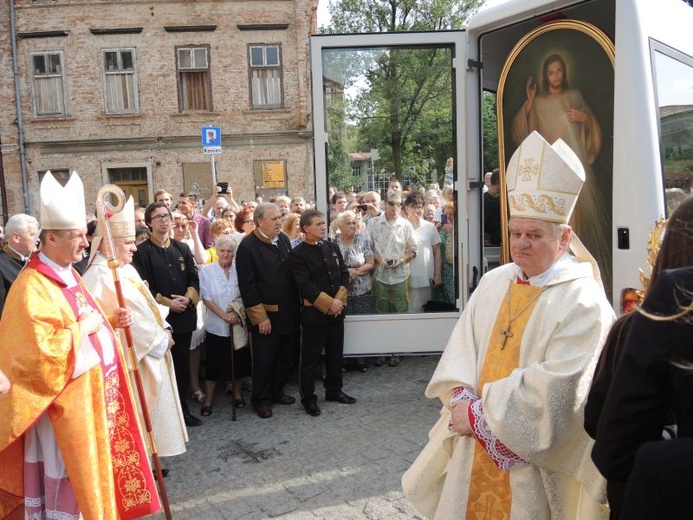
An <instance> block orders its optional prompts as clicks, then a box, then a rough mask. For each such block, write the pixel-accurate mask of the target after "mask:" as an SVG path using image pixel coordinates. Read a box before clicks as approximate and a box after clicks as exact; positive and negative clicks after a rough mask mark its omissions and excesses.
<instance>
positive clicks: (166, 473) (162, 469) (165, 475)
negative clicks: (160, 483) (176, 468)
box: [152, 468, 169, 480]
mask: <svg viewBox="0 0 693 520" xmlns="http://www.w3.org/2000/svg"><path fill="white" fill-rule="evenodd" d="M168 471H169V470H167V469H166V468H161V475H162V476H163V477H164V478H166V477H168ZM152 473H154V479H155V480H159V477H158V476H157V474H156V470H155V469H153V470H152Z"/></svg>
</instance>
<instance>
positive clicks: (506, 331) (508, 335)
mask: <svg viewBox="0 0 693 520" xmlns="http://www.w3.org/2000/svg"><path fill="white" fill-rule="evenodd" d="M500 333H501V335H502V336H503V342H502V343H501V350H503V349H504V348H505V342H506V341H508V338H512V337H513V333H512V332H510V327H506V328H505V329H503V330H502V331H501V332H500Z"/></svg>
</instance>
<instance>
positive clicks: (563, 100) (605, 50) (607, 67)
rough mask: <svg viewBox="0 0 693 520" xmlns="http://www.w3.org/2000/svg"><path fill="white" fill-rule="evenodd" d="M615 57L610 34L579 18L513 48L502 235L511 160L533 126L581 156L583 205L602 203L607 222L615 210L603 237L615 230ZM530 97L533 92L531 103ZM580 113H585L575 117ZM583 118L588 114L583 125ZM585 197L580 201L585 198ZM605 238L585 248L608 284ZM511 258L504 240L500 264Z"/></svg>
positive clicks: (501, 129) (502, 120)
mask: <svg viewBox="0 0 693 520" xmlns="http://www.w3.org/2000/svg"><path fill="white" fill-rule="evenodd" d="M614 61H615V49H614V44H613V42H612V41H611V40H610V39H609V37H608V36H607V35H606V34H605V33H604V32H602V31H601V30H600V29H599V28H598V27H596V26H594V25H592V24H590V23H587V22H583V21H578V20H559V21H554V22H549V23H546V24H544V25H541V26H539V27H537V28H536V29H534V30H532V31H530V32H529V33H527V34H526V35H525V36H524V37H523V38H522V39H521V40H519V41H518V42H517V44H516V45H515V46H514V47H513V49H512V51H511V52H510V54H509V55H508V58H507V60H506V62H505V65H504V66H503V69H502V71H501V75H500V80H499V83H498V91H497V98H496V105H497V115H498V154H499V161H498V163H499V168H500V195H501V223H502V226H503V236H505V237H507V236H508V234H507V221H508V206H507V193H506V183H505V169H506V165H507V163H508V161H509V160H510V157H511V156H512V153H513V152H514V151H515V149H516V148H517V146H519V144H520V142H521V141H522V139H524V137H526V135H529V133H531V131H532V130H537V131H539V133H541V134H542V135H543V136H544V138H545V139H546V140H547V141H549V142H551V143H552V142H554V141H555V140H556V139H557V138H559V137H560V138H562V139H563V140H565V141H566V143H567V144H568V145H569V146H571V148H573V150H574V151H575V152H576V153H577V155H578V156H579V157H580V159H581V161H582V162H583V165H584V166H585V170H586V177H587V179H586V182H585V185H584V186H583V190H582V192H581V195H580V196H581V197H583V199H582V202H583V203H584V204H586V205H588V206H590V207H591V206H594V207H596V208H598V209H599V212H598V213H599V214H600V215H601V217H600V218H602V219H603V218H605V215H607V214H608V221H605V222H603V226H602V227H601V228H600V230H601V231H602V234H603V235H606V234H607V228H608V229H609V230H610V227H611V198H612V197H611V194H612V190H613V186H612V184H613V182H612V179H613V173H612V172H613V139H612V136H613V120H614V119H613V106H614V101H613V97H614V87H613V85H614ZM552 64H553V65H552ZM555 68H560V69H561V76H560V77H561V83H560V84H559V85H558V84H557V85H552V84H551V81H553V80H550V79H549V77H548V76H549V74H550V73H551V71H552V70H553V69H555ZM554 77H555V76H554ZM532 93H533V94H532ZM530 96H533V97H532V100H531V102H530ZM542 107H544V108H542ZM549 107H551V108H549ZM542 111H543V112H542ZM576 111H579V112H578V114H579V116H575V115H574V112H576ZM569 113H570V114H569ZM579 118H584V122H583V121H580V120H579ZM578 201H579V203H578V205H579V204H580V201H581V199H578ZM577 211H578V210H576V213H577ZM591 211H592V210H591ZM585 215H587V212H586V211H584V210H583V216H582V217H580V218H581V219H586V217H585ZM576 219H577V217H576ZM571 224H573V227H574V230H576V231H580V230H581V231H582V232H583V233H585V234H587V235H590V234H591V229H586V228H585V225H586V222H585V223H583V222H582V221H579V222H577V223H573V222H571ZM590 225H591V226H592V224H590ZM600 225H601V224H600ZM578 234H580V233H579V232H578ZM580 238H581V239H582V238H583V237H582V236H581V237H580ZM602 238H603V239H604V240H606V245H605V246H604V245H600V244H599V243H598V242H599V241H598V240H595V239H594V238H593V237H591V236H589V237H588V242H589V244H586V245H587V247H588V249H589V250H590V252H591V253H592V255H593V256H594V257H595V258H596V259H597V262H598V264H599V265H600V270H601V271H602V279H605V278H606V281H607V284H608V283H609V280H610V278H611V256H612V252H611V248H612V243H611V235H610V234H608V239H607V238H606V237H605V236H602ZM583 242H584V240H583ZM590 246H591V248H590ZM593 249H594V250H593ZM595 253H596V254H595ZM509 260H510V251H509V243H508V240H504V241H503V246H502V251H501V262H502V263H505V262H508V261H509ZM607 271H608V272H607ZM607 284H605V288H606V285H607Z"/></svg>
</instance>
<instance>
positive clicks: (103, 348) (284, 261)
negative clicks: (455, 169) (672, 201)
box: [0, 133, 693, 520]
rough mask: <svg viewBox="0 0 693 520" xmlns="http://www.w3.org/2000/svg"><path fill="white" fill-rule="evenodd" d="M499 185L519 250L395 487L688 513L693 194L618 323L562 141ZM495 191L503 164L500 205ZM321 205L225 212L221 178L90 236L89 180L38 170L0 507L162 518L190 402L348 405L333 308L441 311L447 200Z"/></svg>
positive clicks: (456, 353)
mask: <svg viewBox="0 0 693 520" xmlns="http://www.w3.org/2000/svg"><path fill="white" fill-rule="evenodd" d="M520 155H522V157H523V158H525V159H526V158H527V157H530V158H532V159H533V160H535V161H536V163H537V164H539V165H543V167H544V169H543V171H542V176H543V177H542V179H541V182H540V180H539V179H538V176H536V175H532V174H531V173H530V174H528V173H527V172H526V171H524V170H523V169H522V165H520V164H519V159H518V157H519V156H520ZM506 175H507V180H508V182H507V185H508V186H509V189H508V193H507V195H508V210H509V215H510V219H509V222H508V230H509V249H510V255H511V257H512V262H510V263H508V264H506V265H504V266H501V267H499V268H497V269H494V270H492V271H490V272H489V273H487V274H486V275H484V276H483V277H482V278H481V281H480V284H479V286H478V288H477V289H476V290H475V291H474V293H473V295H472V297H471V299H470V300H469V302H468V303H467V305H466V306H465V310H464V312H463V313H462V315H461V317H460V319H459V321H458V323H457V326H456V327H455V329H454V331H453V333H452V335H451V337H450V340H449V343H448V345H447V347H446V348H445V351H444V353H443V355H442V358H441V360H440V363H439V365H438V367H437V369H436V371H435V373H434V375H433V377H432V379H431V381H430V383H429V385H428V388H427V390H426V395H427V396H428V397H430V398H433V399H438V400H440V402H441V404H442V409H441V416H440V419H439V421H438V422H437V423H436V425H435V426H434V427H433V429H432V430H431V432H430V435H429V439H430V440H429V442H428V444H427V445H426V446H425V448H424V449H423V451H422V452H421V454H420V456H419V457H418V458H417V460H416V461H415V462H414V464H413V465H412V467H411V468H410V469H409V470H408V471H407V472H406V473H405V475H404V477H403V487H404V490H405V492H406V494H407V495H408V496H409V498H410V499H411V501H412V502H413V503H414V505H415V506H416V507H417V508H419V509H420V510H421V511H422V512H423V513H424V514H425V515H426V516H427V517H429V518H436V519H448V518H470V519H471V518H487V517H490V516H493V517H498V518H512V519H525V518H526V519H530V518H531V519H555V518H566V519H576V520H577V519H583V518H589V519H598V518H607V517H609V516H610V517H611V518H612V519H619V518H628V519H631V518H636V519H638V518H657V517H666V518H669V517H671V518H677V517H683V515H685V514H686V512H687V505H686V503H685V497H686V495H685V489H686V487H685V486H686V485H687V483H688V479H687V478H683V479H682V478H681V476H682V475H686V474H687V473H688V472H689V470H690V469H691V466H693V464H690V463H689V460H691V459H690V457H689V456H688V455H689V452H691V450H693V448H692V446H691V442H690V441H689V439H688V438H689V437H690V432H689V430H688V428H689V427H690V426H689V424H688V422H689V420H690V419H689V417H688V414H689V408H690V406H689V401H690V396H691V395H692V394H691V378H690V373H691V371H692V370H693V355H692V354H691V353H690V352H689V351H688V349H687V347H688V343H689V341H690V340H689V339H688V338H689V337H690V336H689V334H690V332H691V331H690V328H691V323H692V322H691V319H690V316H691V312H692V311H693V271H692V269H693V268H691V267H690V265H691V260H693V256H692V253H691V251H693V247H691V240H692V239H693V235H692V234H691V229H692V226H693V198H691V199H687V200H685V201H683V202H682V203H681V204H680V206H679V207H678V209H676V211H674V213H673V214H672V216H671V218H670V220H669V222H668V226H667V231H666V233H665V235H664V240H663V242H662V244H661V250H660V252H659V255H658V257H657V262H656V264H655V265H654V267H653V271H652V277H651V281H650V282H651V283H650V286H649V288H648V289H647V290H646V292H645V298H644V303H643V304H642V306H641V307H640V308H638V309H636V310H634V311H632V312H631V313H630V314H626V315H624V316H623V317H621V318H619V319H618V320H616V321H615V322H614V318H615V316H614V313H613V309H612V307H611V305H610V304H609V302H608V301H607V299H606V296H605V293H604V290H603V287H602V286H601V284H600V278H599V275H598V269H597V268H596V263H595V262H594V259H593V258H591V257H590V256H589V254H588V253H586V252H585V250H584V248H573V245H574V242H573V240H574V234H573V230H572V229H571V227H570V226H569V225H568V222H569V219H570V213H571V211H572V209H573V208H574V207H575V204H576V201H577V199H578V196H579V193H580V189H581V186H582V184H583V182H584V180H585V172H584V168H583V167H582V166H581V164H580V162H579V161H577V160H575V157H574V153H573V152H572V151H571V150H570V149H568V148H567V147H566V146H563V145H562V143H561V142H560V141H559V142H557V143H554V144H553V145H552V144H549V143H547V142H546V141H545V140H544V139H543V138H542V137H541V136H540V135H539V134H537V133H532V134H530V135H529V136H528V137H527V138H526V139H525V140H524V141H523V143H522V144H521V146H520V148H519V149H518V151H517V152H516V154H515V155H513V157H512V158H511V160H510V162H509V164H508V167H507V171H506ZM497 187H498V182H497V173H496V172H493V173H492V174H491V176H490V178H489V193H490V195H489V197H490V198H489V200H488V201H487V202H486V203H487V204H489V205H490V207H496V206H497V203H496V200H495V199H496V198H497V197H498V188H497ZM331 191H333V192H332V193H330V203H331V204H330V209H329V212H328V214H327V215H325V214H323V213H321V212H320V211H318V210H316V209H314V208H312V207H311V205H310V204H308V203H307V202H306V201H305V199H303V198H301V197H297V198H293V199H291V198H289V197H286V196H279V197H276V198H274V199H272V200H271V201H268V202H263V201H262V200H257V201H252V202H248V203H242V204H237V203H236V202H235V201H234V200H233V195H232V191H231V188H230V187H228V185H225V186H220V192H219V193H218V196H215V197H210V198H209V199H208V200H207V201H205V202H204V204H200V202H199V201H198V200H197V197H196V196H195V195H194V194H190V193H182V194H180V195H179V196H178V197H177V198H175V197H173V196H172V195H171V194H170V193H169V192H168V191H166V190H160V191H158V192H157V193H156V195H155V201H154V202H153V203H152V204H150V205H149V206H148V207H147V208H137V209H136V208H135V207H134V203H133V201H132V198H130V199H129V200H127V201H126V200H125V197H124V195H123V194H122V191H120V190H119V188H117V187H116V186H112V185H107V186H104V187H103V188H102V189H101V190H100V192H99V197H98V200H97V201H96V214H95V215H94V216H93V217H94V218H93V220H92V222H91V223H90V225H89V226H87V222H86V219H85V203H84V192H83V188H82V185H81V181H80V179H79V177H78V176H77V175H76V174H73V175H72V177H71V178H70V180H69V181H68V183H67V184H66V185H65V186H61V185H60V184H59V183H58V182H57V181H56V180H55V179H54V178H53V177H52V175H51V174H50V172H48V173H47V174H46V176H45V178H44V180H43V181H42V183H41V190H40V201H41V218H40V220H37V219H36V218H34V217H31V216H29V215H21V214H19V215H14V216H12V217H11V218H10V219H9V220H8V222H7V223H6V225H5V240H6V242H5V244H4V247H3V249H2V252H0V275H1V277H2V284H1V286H0V314H1V317H0V337H2V338H10V337H11V338H12V341H6V340H3V342H2V345H0V416H2V417H3V418H4V420H3V421H0V518H5V517H7V516H9V515H13V514H18V515H20V516H22V513H23V514H24V516H26V517H36V518H41V517H48V518H62V517H65V518H79V517H80V515H81V517H84V518H94V519H95V518H99V519H116V518H124V519H125V518H137V517H140V516H143V515H147V514H150V513H152V512H155V511H157V510H158V509H159V508H160V507H161V504H160V501H159V497H158V494H157V490H156V486H155V480H156V479H157V478H163V477H164V476H165V474H166V472H165V470H164V471H162V470H161V467H160V466H159V464H158V462H159V457H168V456H174V455H178V454H180V453H183V452H184V451H185V449H186V448H185V443H186V442H187V441H188V436H187V428H188V427H197V426H200V425H202V424H203V421H202V420H201V419H200V418H199V417H197V416H196V415H194V414H193V412H192V411H191V409H190V404H189V403H190V402H196V403H198V404H199V406H200V415H201V416H202V417H203V418H204V417H209V416H210V415H212V413H213V410H214V400H215V397H217V398H218V394H219V393H221V392H223V391H225V392H226V393H227V394H229V395H230V396H231V400H232V403H233V410H234V412H233V413H234V417H235V410H236V409H240V408H244V407H246V406H248V403H246V400H245V397H244V393H243V392H244V388H249V389H250V395H249V405H250V406H251V407H252V408H253V410H254V412H255V413H256V414H257V415H258V416H259V417H260V418H262V419H269V418H271V417H272V416H273V407H274V406H275V405H282V406H291V405H294V404H295V403H296V397H294V396H292V395H289V394H288V393H286V391H285V390H286V385H287V382H288V381H289V379H290V377H291V374H292V372H293V371H294V370H296V373H297V374H298V388H299V394H300V395H299V398H300V404H301V405H302V406H303V408H304V410H305V412H306V413H307V414H309V415H310V416H313V417H317V416H320V415H321V413H322V412H321V410H320V406H319V398H318V392H317V389H316V380H318V376H319V377H320V378H321V379H322V386H323V388H324V399H325V400H326V401H333V402H337V403H340V404H345V405H352V404H354V403H356V402H357V399H356V398H354V397H352V396H350V395H348V394H347V393H346V392H345V391H344V381H343V372H344V371H345V370H346V369H348V368H349V367H350V366H351V365H349V364H347V360H345V359H344V358H343V354H344V352H343V350H344V333H345V332H344V331H345V329H344V318H345V315H347V314H361V313H407V312H421V311H422V310H424V309H426V308H427V306H429V304H430V303H431V302H437V303H440V304H447V305H451V306H452V308H454V306H455V304H456V294H455V287H456V284H455V268H454V266H455V264H456V262H455V250H456V246H455V239H456V234H455V229H454V223H455V206H454V202H453V201H452V194H451V191H450V190H446V189H444V190H439V189H438V188H437V186H434V185H432V186H431V187H430V188H429V190H425V189H422V190H402V188H401V185H400V184H399V182H398V181H393V182H392V183H391V184H390V186H389V187H388V189H387V191H386V192H385V193H384V194H383V199H384V200H383V201H382V202H381V194H380V193H379V192H376V191H369V192H364V193H354V192H353V191H349V192H346V193H343V192H337V191H334V190H331ZM109 197H110V198H109ZM533 197H537V198H543V199H546V198H552V199H554V200H555V201H557V203H556V204H554V205H532V204H526V201H527V200H529V199H532V198H533ZM107 201H110V202H107ZM488 231H490V232H491V233H490V237H487V238H490V242H491V244H493V243H494V242H495V241H496V240H497V239H498V237H497V233H498V231H497V230H496V229H495V228H492V229H489V230H488ZM77 269H79V271H77ZM78 272H79V273H81V276H80V274H78ZM602 347H603V348H602ZM127 350H130V354H131V355H126V351H127ZM351 361H353V362H354V363H353V366H354V367H355V368H356V369H357V370H359V371H361V372H366V371H367V370H368V365H367V363H366V360H365V359H363V358H356V359H355V360H351ZM385 362H386V359H385V358H378V359H376V365H382V364H384V363H385ZM387 362H388V364H389V365H390V366H397V365H398V364H399V363H400V362H401V360H400V357H399V356H398V354H397V352H391V353H389V359H388V360H387ZM135 368H137V370H135ZM246 391H247V390H246ZM246 396H247V394H246ZM138 417H139V420H138ZM143 425H144V427H146V428H147V431H146V432H143V431H142V428H143ZM145 433H146V434H147V435H145ZM148 439H151V441H152V442H148ZM665 439H668V440H665ZM125 481H127V483H128V484H127V485H121V483H122V482H125Z"/></svg>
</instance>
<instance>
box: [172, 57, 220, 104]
mask: <svg viewBox="0 0 693 520" xmlns="http://www.w3.org/2000/svg"><path fill="white" fill-rule="evenodd" d="M200 51H203V52H200ZM209 51H210V49H209V46H208V45H184V46H180V47H176V72H177V81H178V107H179V110H180V111H181V112H192V111H197V110H204V111H211V110H212V73H211V70H210V64H209V62H210V59H209V58H210V53H209ZM186 54H187V56H188V60H187V63H185V64H183V65H182V64H181V62H182V61H183V60H182V58H183V57H184V56H185V55H186ZM200 72H203V73H206V81H205V86H204V88H205V98H206V100H207V103H206V106H205V107H204V108H191V107H190V106H189V104H188V102H187V99H188V96H187V88H188V86H187V84H186V80H184V76H183V75H184V74H186V73H200Z"/></svg>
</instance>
